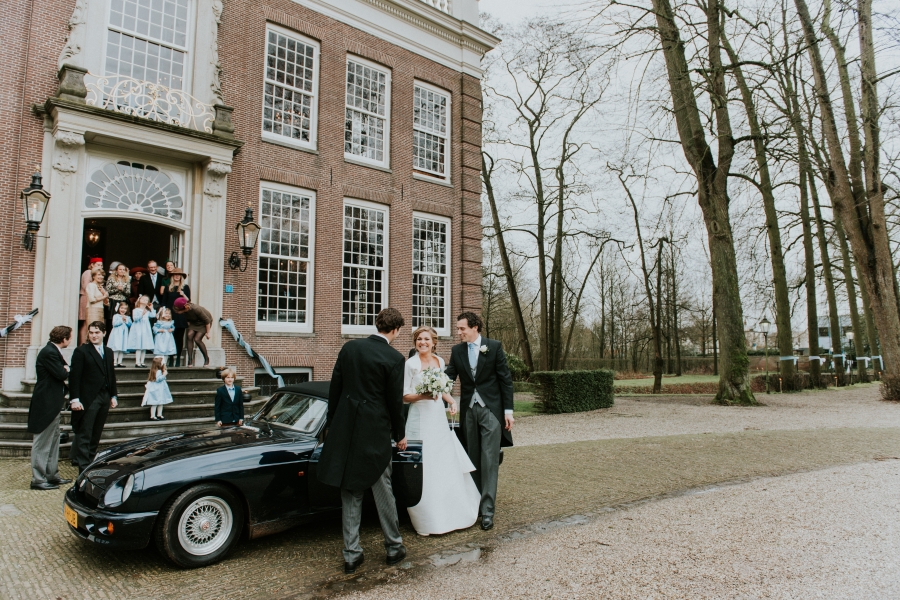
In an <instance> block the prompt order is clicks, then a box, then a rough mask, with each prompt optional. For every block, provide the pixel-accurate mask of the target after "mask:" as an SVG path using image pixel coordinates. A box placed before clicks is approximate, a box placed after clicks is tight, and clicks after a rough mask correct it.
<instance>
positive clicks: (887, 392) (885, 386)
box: [881, 375, 900, 402]
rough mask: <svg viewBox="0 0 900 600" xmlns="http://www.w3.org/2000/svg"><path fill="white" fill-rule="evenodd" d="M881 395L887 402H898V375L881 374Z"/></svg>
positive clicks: (899, 392)
mask: <svg viewBox="0 0 900 600" xmlns="http://www.w3.org/2000/svg"><path fill="white" fill-rule="evenodd" d="M881 397H882V398H884V399H885V400H888V401H889V402H900V376H898V375H882V376H881Z"/></svg>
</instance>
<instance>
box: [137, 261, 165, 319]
mask: <svg viewBox="0 0 900 600" xmlns="http://www.w3.org/2000/svg"><path fill="white" fill-rule="evenodd" d="M162 284H163V276H162V273H160V272H159V268H158V267H157V265H156V261H155V260H151V261H150V262H148V263H147V272H146V273H144V276H143V277H141V280H140V281H139V282H138V294H139V295H141V296H147V297H148V298H150V304H152V305H153V308H154V309H155V308H159V306H160V305H161V304H162V292H161V291H160V290H161V289H162Z"/></svg>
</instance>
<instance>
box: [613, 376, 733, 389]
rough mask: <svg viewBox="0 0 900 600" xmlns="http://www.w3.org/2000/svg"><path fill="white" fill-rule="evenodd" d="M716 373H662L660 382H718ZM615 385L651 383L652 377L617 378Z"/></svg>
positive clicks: (628, 385) (669, 383)
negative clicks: (679, 375) (677, 375)
mask: <svg viewBox="0 0 900 600" xmlns="http://www.w3.org/2000/svg"><path fill="white" fill-rule="evenodd" d="M718 381H719V376H718V375H682V376H681V377H667V376H665V375H663V379H662V384H663V385H672V384H676V383H709V382H718ZM613 385H614V386H615V387H630V386H635V387H636V386H644V385H653V377H652V376H651V377H646V378H643V379H617V380H615V381H614V382H613Z"/></svg>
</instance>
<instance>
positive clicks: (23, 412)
mask: <svg viewBox="0 0 900 600" xmlns="http://www.w3.org/2000/svg"><path fill="white" fill-rule="evenodd" d="M265 400H266V399H265V398H263V399H259V400H253V401H251V402H245V403H244V412H245V413H246V414H248V415H249V414H251V410H252V411H253V412H255V411H256V410H257V409H258V408H259V407H260V406H262V404H263V402H264V401H265ZM214 413H215V404H214V403H213V402H204V403H191V404H188V403H180V402H178V401H177V400H176V401H175V402H173V403H172V404H167V405H166V406H165V409H164V412H163V414H164V415H165V416H166V419H167V420H168V419H169V418H170V417H171V418H173V419H199V418H204V417H210V416H211V415H213V414H214ZM149 415H150V409H149V408H148V407H146V406H122V405H119V406H118V407H116V409H115V410H111V411H109V415H108V416H107V418H106V422H107V423H135V422H139V421H146V420H147V419H148V417H149ZM71 421H72V413H70V412H64V413H62V418H61V419H60V423H62V424H63V425H68V424H69V423H71ZM151 422H152V421H151ZM0 423H10V424H14V423H28V409H27V408H0Z"/></svg>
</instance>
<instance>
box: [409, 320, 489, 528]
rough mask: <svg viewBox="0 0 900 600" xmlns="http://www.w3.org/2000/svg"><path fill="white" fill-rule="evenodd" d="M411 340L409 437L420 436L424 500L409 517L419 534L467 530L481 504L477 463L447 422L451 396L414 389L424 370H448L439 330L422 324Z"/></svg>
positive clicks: (452, 404)
mask: <svg viewBox="0 0 900 600" xmlns="http://www.w3.org/2000/svg"><path fill="white" fill-rule="evenodd" d="M413 339H414V340H415V344H416V351H417V352H418V354H416V355H415V356H413V357H412V358H410V359H409V360H408V361H406V369H405V371H404V377H403V401H404V402H407V403H409V404H410V407H409V417H408V418H407V421H406V437H407V438H409V439H411V440H413V439H416V440H422V459H423V466H422V469H423V482H422V499H421V500H419V503H418V504H417V505H415V506H412V507H410V508H409V509H408V510H409V516H410V519H411V520H412V523H413V527H415V528H416V531H417V532H418V533H419V535H430V534H438V533H447V532H449V531H454V530H456V529H466V528H468V527H471V526H472V525H474V524H475V520H476V519H477V518H478V504H479V503H480V502H481V494H480V493H479V492H478V488H477V487H475V482H474V481H473V480H472V476H471V475H470V473H471V472H472V471H474V470H475V466H474V465H472V461H470V460H469V457H468V455H467V454H466V451H465V450H464V449H463V447H462V444H460V443H459V440H458V439H457V438H456V435H455V434H454V433H453V432H452V431H451V430H450V426H449V425H448V423H447V414H446V413H445V411H444V402H443V401H446V402H448V403H449V404H450V413H451V414H456V412H457V408H458V407H457V405H456V403H455V402H454V400H453V397H452V396H450V394H444V395H443V401H442V399H435V398H433V397H432V396H430V395H427V394H419V393H417V392H416V386H417V385H419V384H420V383H421V382H422V372H423V371H424V370H425V369H429V368H439V369H440V370H441V371H443V370H444V360H443V359H442V358H441V357H440V356H437V355H436V354H435V353H434V347H435V341H436V340H437V334H436V333H435V331H434V329H432V328H430V327H419V328H418V329H416V331H415V332H414V333H413Z"/></svg>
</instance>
